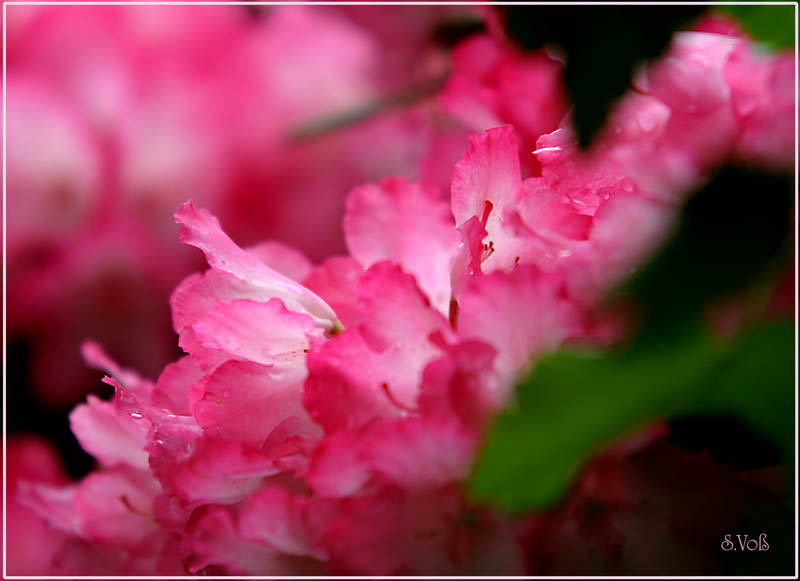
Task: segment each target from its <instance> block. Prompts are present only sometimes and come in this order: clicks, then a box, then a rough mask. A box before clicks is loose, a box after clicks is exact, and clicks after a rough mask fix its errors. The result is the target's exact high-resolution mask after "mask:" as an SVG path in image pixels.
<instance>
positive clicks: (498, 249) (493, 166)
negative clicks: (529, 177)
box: [451, 125, 522, 270]
mask: <svg viewBox="0 0 800 581" xmlns="http://www.w3.org/2000/svg"><path fill="white" fill-rule="evenodd" d="M521 183H522V182H521V178H520V168H519V144H518V141H517V139H516V137H514V134H513V128H512V127H511V126H510V125H504V126H502V127H497V128H495V129H490V130H488V131H486V132H485V133H481V134H480V135H473V136H472V137H470V145H469V148H468V149H467V152H466V154H465V155H464V157H463V158H462V159H461V161H459V162H458V163H457V164H456V166H455V168H454V170H453V184H452V195H451V207H452V211H453V216H454V217H455V219H456V223H457V224H458V226H459V228H462V227H463V225H464V223H465V222H467V221H468V220H469V219H470V218H473V217H474V216H477V217H478V219H480V221H481V223H482V224H483V226H484V227H485V229H486V231H487V236H486V239H485V242H484V247H485V249H486V256H485V258H484V259H483V263H484V264H485V265H486V268H488V269H489V270H492V269H494V268H510V267H511V266H513V264H514V255H513V250H512V249H511V248H512V247H513V245H514V242H515V240H514V236H513V235H512V234H511V233H510V232H508V231H507V230H506V228H505V227H504V220H503V215H504V213H505V210H506V208H507V207H510V206H512V205H514V204H515V203H516V202H517V200H518V198H519V195H520V192H519V188H520V185H521Z"/></svg>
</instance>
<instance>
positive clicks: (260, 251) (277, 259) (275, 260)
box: [245, 240, 314, 283]
mask: <svg viewBox="0 0 800 581" xmlns="http://www.w3.org/2000/svg"><path fill="white" fill-rule="evenodd" d="M245 250H246V251H247V252H248V253H249V254H251V255H252V256H255V257H256V258H258V259H259V260H260V261H261V262H263V263H264V264H266V265H267V266H269V267H270V268H271V269H273V270H276V271H277V272H279V273H281V274H282V275H284V276H288V277H289V278H291V279H292V280H294V281H296V282H300V283H302V282H303V280H304V279H305V278H306V277H307V276H308V275H309V274H310V273H311V269H312V268H313V267H314V266H313V265H312V264H311V261H310V260H308V258H306V257H305V255H304V254H303V253H302V252H300V251H299V250H297V249H296V248H293V247H292V246H289V245H287V244H284V243H283V242H278V241H275V240H268V241H266V242H262V243H260V244H256V245H255V246H250V247H248V248H245Z"/></svg>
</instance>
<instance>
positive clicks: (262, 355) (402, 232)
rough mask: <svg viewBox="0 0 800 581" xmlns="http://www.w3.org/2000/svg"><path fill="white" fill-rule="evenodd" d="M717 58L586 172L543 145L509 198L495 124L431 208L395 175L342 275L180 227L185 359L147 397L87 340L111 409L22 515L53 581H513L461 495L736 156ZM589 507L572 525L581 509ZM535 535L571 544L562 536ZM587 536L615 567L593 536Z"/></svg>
mask: <svg viewBox="0 0 800 581" xmlns="http://www.w3.org/2000/svg"><path fill="white" fill-rule="evenodd" d="M299 14H300V16H297V15H295V16H296V17H297V18H298V19H299V20H298V21H297V22H294V25H296V26H305V25H307V24H308V22H306V21H305V20H304V18H303V17H302V13H299ZM736 42H737V41H736V40H735V39H732V38H728V37H720V36H718V35H709V34H700V33H692V34H689V35H684V36H680V37H679V38H678V39H677V41H676V43H675V46H674V47H673V49H672V52H671V53H670V54H669V55H668V56H667V58H666V59H665V60H663V61H662V62H660V63H657V64H654V65H653V66H652V67H651V68H650V69H648V70H646V71H645V72H644V73H643V74H642V76H641V78H640V79H639V80H638V81H637V83H638V84H639V91H640V92H639V93H636V94H631V95H628V96H626V97H625V99H624V100H623V102H622V103H621V104H620V107H619V109H618V111H617V112H616V113H615V115H614V117H612V119H611V121H610V124H609V127H608V128H607V129H606V131H605V133H604V134H602V135H601V136H600V141H598V143H597V144H596V145H595V146H594V147H593V148H592V149H591V150H590V151H588V152H585V153H584V152H581V151H579V150H578V149H577V148H576V146H575V144H574V140H573V138H572V135H571V132H570V130H569V128H568V127H564V128H562V129H560V130H558V131H555V132H552V133H549V134H546V135H543V136H541V137H540V138H539V141H538V144H537V147H538V149H537V150H536V151H535V152H534V153H533V154H532V156H535V157H536V159H537V160H538V162H539V163H541V166H542V175H541V176H536V177H530V178H527V179H523V176H522V174H521V169H520V168H521V164H520V157H519V156H520V153H519V147H518V140H517V137H516V136H515V134H514V128H513V127H512V126H509V125H506V126H501V127H496V128H492V129H489V130H488V131H486V132H484V133H482V134H479V135H475V136H473V137H472V138H471V139H470V143H469V147H468V149H467V151H466V153H465V154H464V156H463V157H462V159H461V160H460V161H459V162H458V163H457V164H456V166H455V168H454V171H453V179H452V186H451V192H450V194H451V195H450V207H449V210H448V206H447V202H446V201H444V200H443V199H442V198H440V197H439V195H438V194H437V193H436V191H435V190H433V189H429V188H427V187H423V186H419V185H416V184H413V183H412V182H410V181H408V180H406V179H402V178H394V179H391V180H385V181H382V182H380V183H379V184H377V185H365V186H359V187H357V188H355V189H353V190H352V191H351V193H350V196H349V198H348V200H347V203H346V210H345V211H346V214H345V217H344V233H345V237H346V242H347V246H348V249H349V250H350V253H351V256H346V257H335V258H329V259H328V260H326V261H325V262H324V263H322V264H321V265H318V266H312V265H311V263H310V262H309V261H308V260H307V259H306V258H305V257H304V256H303V255H302V254H300V253H297V252H287V251H285V249H283V247H282V246H280V245H276V244H275V243H270V244H266V245H259V246H257V247H254V248H242V247H240V246H238V245H237V244H236V243H234V242H233V240H232V239H231V238H229V237H228V235H227V234H226V233H225V232H224V231H223V229H222V227H221V225H220V223H219V222H218V221H217V219H216V218H215V217H214V216H213V215H212V214H211V213H210V212H208V211H207V210H198V209H197V208H196V207H195V206H194V204H192V203H191V202H189V203H186V204H184V205H183V206H181V207H180V208H179V209H178V211H177V213H176V215H175V218H176V221H177V222H178V223H179V224H181V226H182V230H181V240H182V241H183V242H185V243H187V244H189V245H192V246H195V247H197V248H199V249H200V250H202V251H203V253H204V255H205V257H206V260H207V262H208V264H209V267H210V268H209V270H207V271H206V272H205V273H203V274H197V275H192V276H190V277H189V278H187V279H185V280H184V281H183V282H182V283H180V284H179V285H178V287H177V288H176V289H175V291H174V292H173V295H172V299H171V306H172V314H173V325H174V328H175V331H176V332H177V333H178V334H179V344H180V346H181V347H182V348H183V349H184V351H186V353H187V355H186V356H185V357H183V358H182V359H180V360H178V361H177V362H175V363H173V364H171V365H169V366H167V367H166V368H165V369H164V371H163V372H162V373H161V375H160V376H159V378H158V379H157V380H156V381H155V382H151V381H148V380H145V379H143V378H141V377H140V376H138V375H137V374H136V373H134V372H132V371H129V370H127V369H124V368H121V367H120V366H119V365H117V364H116V363H114V362H113V361H112V360H110V359H109V358H108V357H107V356H105V354H103V352H102V351H100V350H99V347H97V346H96V345H94V344H92V343H89V344H87V345H86V346H85V348H84V355H85V357H86V359H87V361H88V362H89V363H90V364H91V365H93V366H96V367H100V368H102V369H104V370H105V371H106V373H107V374H108V377H106V378H105V380H104V381H105V382H106V383H107V384H109V385H111V386H113V387H114V389H115V395H114V398H113V400H112V401H110V402H104V401H101V400H99V399H97V398H90V399H89V401H88V403H87V404H84V405H82V406H79V407H78V408H77V409H76V410H75V411H74V412H73V414H72V416H71V420H72V424H73V430H74V432H75V434H76V436H77V437H78V438H79V440H80V442H81V444H82V445H83V447H84V448H85V449H86V450H87V451H90V452H91V453H92V454H93V455H94V456H95V457H96V458H97V459H98V461H99V462H100V463H101V464H102V465H103V467H104V470H102V471H98V472H95V473H93V474H92V475H90V476H89V477H87V478H86V479H84V480H83V481H81V482H80V483H77V484H74V485H71V486H68V487H54V486H48V485H44V484H36V485H31V486H30V487H29V488H28V489H27V492H26V493H25V495H24V499H25V502H26V504H27V505H28V506H30V507H32V508H33V509H34V510H36V511H37V512H38V513H39V514H40V515H41V516H42V517H43V518H46V519H47V520H48V522H50V523H51V524H52V525H53V526H54V527H56V528H58V529H60V530H62V531H63V533H64V535H65V536H66V539H67V541H66V543H67V545H66V546H67V547H71V548H68V549H64V550H65V551H69V554H70V555H71V560H69V561H63V562H61V564H60V565H59V566H60V567H61V569H62V570H66V571H69V572H71V573H72V572H76V571H80V570H82V569H83V568H86V569H85V570H87V571H88V570H100V571H102V573H107V572H114V571H116V572H119V571H125V572H149V573H151V574H172V573H174V572H175V571H186V572H189V573H193V574H194V573H201V574H229V575H259V574H262V575H263V574H280V575H283V574H286V575H294V574H308V575H311V574H319V573H334V574H340V573H341V574H354V575H393V574H430V573H438V574H445V575H457V574H476V575H480V574H488V573H491V574H498V573H501V574H510V575H511V574H519V573H522V572H525V571H526V569H525V565H526V564H525V563H524V559H523V551H522V548H523V547H522V546H521V545H520V541H525V538H524V536H523V537H522V538H521V537H520V533H521V532H524V531H521V529H520V527H519V526H518V523H514V522H512V521H511V520H510V519H509V518H508V517H506V516H505V515H502V514H499V513H497V512H495V511H493V510H491V509H489V508H487V507H483V506H476V505H475V504H474V503H472V502H470V501H469V500H468V499H467V498H466V497H465V494H464V491H463V490H462V484H463V481H464V479H465V478H466V477H467V476H468V474H469V472H470V470H471V467H472V464H473V462H474V459H475V456H476V454H477V452H478V448H479V445H480V441H481V438H482V435H483V433H484V430H485V428H486V426H487V423H488V422H489V421H490V420H491V418H492V417H493V415H494V414H495V413H496V412H497V411H499V410H501V409H502V408H504V407H505V406H507V405H508V403H509V400H510V398H511V396H512V390H513V387H514V385H515V384H516V382H517V379H518V378H519V377H520V375H521V374H522V373H525V372H526V371H527V370H528V369H529V368H530V367H531V366H532V365H533V364H535V360H536V359H537V358H538V357H540V356H541V355H542V354H543V353H546V352H548V351H551V350H553V349H557V348H559V347H560V346H562V345H564V344H565V343H566V342H568V341H570V340H574V339H583V340H589V341H592V340H597V337H598V335H599V333H598V332H597V329H596V327H597V313H596V308H597V306H598V304H599V302H600V300H601V299H602V298H603V297H604V295H605V293H606V292H607V291H608V289H609V288H611V287H612V286H613V285H615V284H618V283H619V282H620V281H621V280H622V279H623V278H624V277H625V276H627V275H628V274H629V272H630V271H631V269H635V268H636V267H637V266H638V265H639V264H640V263H641V261H642V260H643V259H644V258H645V257H646V256H647V255H648V253H649V252H651V251H652V249H653V248H655V245H656V244H657V243H658V241H659V239H660V237H662V236H663V235H664V234H665V233H666V232H667V230H668V228H669V225H670V220H671V218H672V216H673V214H674V211H675V208H676V207H677V205H678V202H679V201H680V200H681V198H682V197H683V196H684V195H685V194H686V189H687V188H691V187H694V186H696V185H698V184H699V183H701V182H702V180H703V179H705V177H706V176H708V175H709V172H711V171H712V170H713V169H714V167H716V166H717V165H718V164H720V163H722V162H723V161H724V159H725V158H726V157H727V156H728V155H730V154H731V153H732V152H733V151H734V150H735V148H736V147H737V143H738V141H737V140H738V138H739V135H740V132H739V129H740V126H739V123H740V120H739V117H737V115H735V114H734V112H733V108H732V106H731V99H730V95H731V91H730V88H729V87H728V85H727V84H726V76H725V67H726V63H728V61H729V59H730V58H731V54H732V51H733V50H735V45H736ZM354 54H355V55H356V56H357V55H358V52H357V51H356V53H354ZM695 124H696V126H699V127H702V128H704V131H705V130H708V131H709V132H710V133H709V134H708V135H706V134H705V133H704V134H703V135H693V134H692V128H693V127H695ZM655 155H657V156H658V158H657V159H653V158H652V156H655ZM521 322H524V324H523V323H521ZM612 327H613V325H612ZM630 452H631V450H628V449H625V450H624V451H623V452H620V454H622V455H624V454H626V453H630ZM606 476H608V475H607V474H605V473H601V474H600V476H599V477H600V478H605V477H606ZM609 480H610V482H611V484H610V485H609V486H604V487H603V494H606V493H607V494H606V496H602V498H601V500H602V501H603V502H608V503H617V502H618V501H619V503H621V504H624V502H626V501H627V498H628V497H627V491H626V490H624V489H623V488H624V487H623V484H624V481H625V478H619V479H616V478H615V474H614V471H613V470H612V471H611V475H610V477H609ZM584 485H585V486H584ZM582 486H584V488H581V489H580V490H579V491H578V493H577V495H576V496H573V497H572V501H573V503H577V504H578V505H579V506H580V505H581V495H587V496H589V497H592V495H593V494H594V493H595V491H594V490H593V489H592V486H591V482H589V483H583V484H582ZM576 499H577V500H576ZM623 508H624V507H623ZM573 509H574V504H568V505H567V507H566V508H565V510H567V511H572V510H573ZM575 510H577V509H575ZM572 516H574V515H572V514H571V517H572ZM571 517H570V518H571ZM614 518H616V517H614ZM614 518H611V517H610V519H609V521H610V522H612V523H613V522H614ZM622 518H624V517H622ZM570 522H576V523H578V524H579V525H581V526H582V525H583V524H585V523H584V522H583V519H582V518H581V517H580V516H579V517H578V518H575V519H573V520H572V521H570ZM539 524H541V523H539ZM537 526H538V525H537V524H536V523H534V524H533V525H531V527H532V530H529V531H528V533H530V535H532V536H534V537H535V538H536V531H537V530H540V529H539V528H537ZM541 527H542V529H541V530H553V531H555V532H557V533H558V534H563V535H565V536H566V537H568V538H570V534H571V533H570V529H569V526H567V525H563V526H562V523H561V521H559V520H558V517H555V520H554V521H552V522H545V523H544V524H541ZM548 527H549V528H548ZM589 527H590V531H589V532H590V533H591V534H599V535H600V536H602V537H603V538H606V537H608V538H610V545H609V546H610V547H611V549H612V550H613V549H614V547H615V546H616V544H617V541H616V537H615V536H614V531H613V530H611V531H610V532H609V531H608V530H607V528H608V527H606V521H605V520H603V521H601V522H600V523H599V524H597V525H589ZM593 527H594V528H593ZM595 528H596V530H595ZM635 528H636V527H634V529H635ZM570 540H571V541H574V539H572V538H570ZM571 546H572V545H571ZM99 547H104V548H106V547H107V548H109V549H110V550H109V551H108V552H107V554H105V555H103V558H102V559H97V551H98V550H99ZM528 565H529V566H530V565H531V564H530V563H528ZM90 566H93V567H95V569H90V568H89V567H90Z"/></svg>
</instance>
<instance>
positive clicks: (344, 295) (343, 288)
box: [303, 256, 364, 327]
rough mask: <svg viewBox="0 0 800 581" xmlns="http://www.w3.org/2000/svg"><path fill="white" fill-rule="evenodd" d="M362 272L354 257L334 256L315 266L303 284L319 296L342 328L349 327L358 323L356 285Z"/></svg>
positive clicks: (359, 311)
mask: <svg viewBox="0 0 800 581" xmlns="http://www.w3.org/2000/svg"><path fill="white" fill-rule="evenodd" d="M363 272H364V268H363V267H362V266H361V265H360V264H359V263H358V261H357V260H355V259H353V258H351V257H349V256H341V257H340V256H335V257H333V258H329V259H328V260H326V261H325V262H323V263H322V264H321V265H320V266H317V267H315V268H314V269H313V270H312V271H311V273H310V274H309V275H308V277H307V278H306V279H305V280H304V281H303V285H305V286H306V287H307V288H308V289H310V290H311V291H313V292H315V293H317V294H318V295H319V296H320V297H322V298H323V299H324V300H325V302H326V303H328V304H329V305H330V306H331V308H333V310H334V311H336V314H337V316H338V317H339V320H340V321H341V322H342V324H343V325H344V326H345V327H353V326H355V325H358V324H359V323H360V322H361V309H360V308H359V306H358V295H357V294H356V284H357V283H358V279H359V278H360V277H361V275H362V274H363Z"/></svg>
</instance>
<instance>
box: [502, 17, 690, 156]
mask: <svg viewBox="0 0 800 581" xmlns="http://www.w3.org/2000/svg"><path fill="white" fill-rule="evenodd" d="M704 9H705V7H703V6H692V5H687V6H511V7H509V8H508V9H507V29H508V32H509V34H510V36H511V37H512V38H514V39H516V40H517V41H518V42H519V44H520V45H521V46H522V47H523V48H525V49H528V50H535V49H538V48H541V47H542V46H545V45H555V46H557V47H559V48H560V49H561V51H563V53H564V55H565V57H566V60H567V64H566V71H565V77H564V80H565V83H566V86H567V89H568V91H569V94H570V97H571V99H572V103H573V104H574V110H573V117H574V122H575V127H576V129H577V132H578V137H579V141H580V143H581V145H582V146H584V147H586V146H588V145H589V143H590V141H591V139H592V137H593V136H594V135H595V133H596V132H597V130H598V129H600V127H602V125H603V123H604V122H605V119H606V116H607V114H608V111H609V109H610V107H611V104H612V103H613V102H614V101H615V100H616V99H617V98H619V97H620V96H621V95H622V93H623V92H624V91H625V90H626V89H627V88H628V87H629V86H630V81H631V76H632V71H633V69H634V67H635V66H636V64H637V63H639V62H641V61H644V60H649V59H653V58H656V57H658V56H659V55H660V54H661V53H662V52H663V50H664V48H665V47H666V46H667V44H668V43H669V41H670V38H671V37H672V33H673V32H674V31H675V30H677V29H678V28H680V27H681V26H683V25H684V24H686V23H687V22H688V21H690V20H691V19H693V18H694V17H696V16H697V15H699V14H700V13H701V12H702V11H703V10H704Z"/></svg>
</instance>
